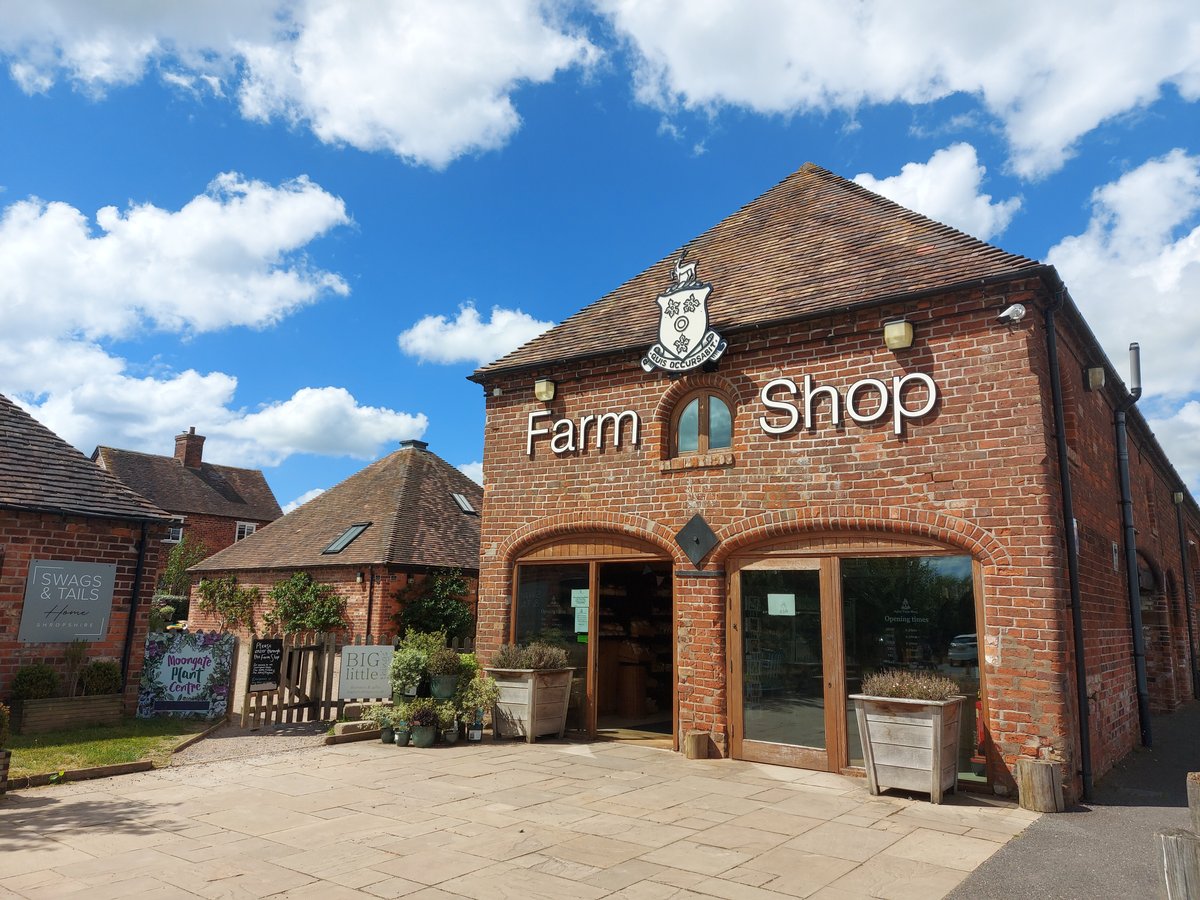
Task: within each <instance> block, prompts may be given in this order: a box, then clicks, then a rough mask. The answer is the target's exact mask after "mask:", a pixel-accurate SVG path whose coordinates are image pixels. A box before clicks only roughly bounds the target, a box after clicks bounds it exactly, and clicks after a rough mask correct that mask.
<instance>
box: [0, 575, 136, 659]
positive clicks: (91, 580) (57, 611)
mask: <svg viewBox="0 0 1200 900" xmlns="http://www.w3.org/2000/svg"><path fill="white" fill-rule="evenodd" d="M116 579H117V567H116V566H115V565H113V564H111V563H81V562H67V561H65V560H52V559H35V560H33V561H32V562H31V563H30V564H29V577H28V578H27V579H26V580H25V605H24V606H23V607H22V608H21V625H20V628H19V630H18V633H17V640H19V641H26V642H29V643H36V644H56V643H67V642H70V641H99V640H103V639H104V635H105V633H106V632H107V631H108V619H109V616H110V615H111V613H112V598H113V586H114V584H115V583H116Z"/></svg>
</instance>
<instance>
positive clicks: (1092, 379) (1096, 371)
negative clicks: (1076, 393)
mask: <svg viewBox="0 0 1200 900" xmlns="http://www.w3.org/2000/svg"><path fill="white" fill-rule="evenodd" d="M1083 386H1084V388H1085V389H1087V390H1089V391H1098V390H1100V389H1101V388H1102V387H1104V366H1088V367H1087V368H1086V369H1084V370H1083Z"/></svg>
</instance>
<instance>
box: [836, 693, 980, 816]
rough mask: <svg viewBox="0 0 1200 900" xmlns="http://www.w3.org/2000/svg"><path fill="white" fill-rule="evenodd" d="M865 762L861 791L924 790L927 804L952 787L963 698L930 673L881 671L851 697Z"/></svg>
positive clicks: (956, 761) (955, 786) (938, 799)
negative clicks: (864, 775)
mask: <svg viewBox="0 0 1200 900" xmlns="http://www.w3.org/2000/svg"><path fill="white" fill-rule="evenodd" d="M850 699H852V700H853V701H854V705H855V708H856V712H857V716H858V733H859V735H860V736H861V737H862V749H863V759H864V760H865V761H866V769H867V787H868V789H869V790H870V792H871V793H872V794H878V793H879V792H880V791H882V790H884V789H885V788H901V789H904V790H915V791H927V792H928V793H929V799H930V801H931V802H933V803H941V802H942V794H943V793H944V792H945V791H947V790H949V791H954V790H956V789H957V785H958V735H959V718H960V716H961V712H962V702H963V697H962V696H961V695H960V694H959V693H958V685H956V684H955V683H954V682H953V681H952V680H950V679H949V678H946V677H945V676H944V675H938V674H937V673H935V672H909V671H902V670H885V671H882V672H876V673H875V674H873V675H870V676H868V677H867V678H865V679H863V684H862V693H861V694H851V695H850Z"/></svg>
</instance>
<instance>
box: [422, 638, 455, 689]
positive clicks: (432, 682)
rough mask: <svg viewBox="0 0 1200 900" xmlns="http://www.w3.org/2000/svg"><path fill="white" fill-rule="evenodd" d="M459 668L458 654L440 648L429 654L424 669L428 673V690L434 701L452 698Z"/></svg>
mask: <svg viewBox="0 0 1200 900" xmlns="http://www.w3.org/2000/svg"><path fill="white" fill-rule="evenodd" d="M461 668H462V663H461V661H460V660H459V658H458V652H457V651H455V650H451V649H450V648H449V647H442V648H441V649H440V650H435V651H434V652H433V653H431V654H429V660H428V662H426V663H425V669H426V671H428V672H429V690H430V693H431V694H432V695H433V696H434V698H435V699H437V700H449V699H450V698H451V697H453V696H454V689H455V688H456V687H457V686H458V676H459V671H460V669H461Z"/></svg>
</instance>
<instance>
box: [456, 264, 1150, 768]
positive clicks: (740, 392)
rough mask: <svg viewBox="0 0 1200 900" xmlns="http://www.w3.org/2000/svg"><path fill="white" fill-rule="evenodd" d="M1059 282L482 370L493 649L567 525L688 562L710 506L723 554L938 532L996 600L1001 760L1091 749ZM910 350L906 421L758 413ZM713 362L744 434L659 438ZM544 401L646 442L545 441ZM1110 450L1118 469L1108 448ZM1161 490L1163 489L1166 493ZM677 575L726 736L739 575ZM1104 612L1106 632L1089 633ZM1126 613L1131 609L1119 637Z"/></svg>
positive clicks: (1103, 647) (696, 662)
mask: <svg viewBox="0 0 1200 900" xmlns="http://www.w3.org/2000/svg"><path fill="white" fill-rule="evenodd" d="M1045 300H1046V297H1045V295H1044V291H1043V288H1042V285H1041V283H1040V282H1039V281H1035V280H1030V281H1029V282H1018V283H1012V284H1009V285H1006V286H1001V287H991V288H979V289H975V290H971V291H967V292H962V293H959V294H956V295H953V296H944V297H941V298H936V299H927V300H922V301H917V302H912V303H910V304H908V305H903V306H902V305H895V306H891V307H884V308H877V309H873V310H865V311H859V312H856V313H853V314H851V315H840V316H830V317H829V318H825V319H820V320H816V321H810V322H805V323H802V324H797V325H794V326H788V327H777V328H771V329H762V330H759V331H756V332H753V333H750V334H734V335H726V337H727V338H728V340H729V348H728V350H727V351H726V354H725V356H724V358H723V359H722V360H721V362H720V365H719V370H718V371H717V372H716V373H713V374H709V375H705V374H698V373H697V374H689V375H687V376H684V377H682V378H678V379H674V380H673V379H671V378H669V377H668V376H667V375H666V374H664V373H659V372H655V373H653V374H646V373H644V372H643V371H642V370H641V368H640V367H639V365H638V359H639V357H638V356H635V355H634V354H632V353H630V354H627V355H624V356H621V357H608V358H605V359H601V360H599V361H588V362H582V363H577V364H571V365H569V366H568V365H562V366H546V367H544V368H543V369H539V370H537V371H526V372H522V373H520V374H519V375H510V376H506V377H502V378H499V379H496V380H494V381H491V382H489V383H488V384H487V385H486V386H485V391H484V392H485V396H486V398H487V400H486V403H487V413H488V415H487V433H486V439H485V450H484V478H485V485H486V487H485V491H486V494H485V497H486V503H485V515H484V520H483V541H482V547H481V559H482V571H481V580H480V619H479V630H478V641H479V646H480V650H481V653H482V654H483V655H484V656H486V654H487V653H488V652H490V651H491V650H493V649H494V648H495V647H496V646H497V645H498V644H500V643H501V642H503V641H504V640H506V639H507V637H508V634H507V630H508V622H509V615H510V612H511V606H510V596H511V592H512V584H511V579H512V567H513V564H514V562H515V560H516V559H518V558H519V557H520V555H521V553H522V552H523V551H524V549H526V548H528V547H529V546H531V545H532V544H534V543H536V542H538V541H539V540H543V539H545V538H547V537H549V536H552V535H561V534H569V533H572V532H577V533H585V532H620V533H624V534H628V535H633V536H638V537H641V538H643V539H644V540H646V541H648V542H650V543H653V544H656V545H658V546H659V547H661V548H663V549H664V551H665V552H666V553H667V554H668V555H671V556H673V558H674V561H675V564H676V569H677V570H688V569H691V568H692V565H691V563H690V562H688V561H687V560H686V558H685V557H683V556H682V554H681V553H680V551H679V550H678V548H676V547H675V546H674V540H673V535H674V533H675V532H676V531H678V529H679V528H681V527H682V526H683V525H684V524H685V523H686V522H687V520H688V519H690V518H691V517H692V515H694V514H695V513H697V512H700V513H702V514H703V516H704V517H705V519H706V520H707V521H708V523H709V525H710V526H711V527H712V528H713V530H714V531H715V532H716V534H717V536H718V538H719V539H720V540H721V543H720V544H719V545H718V547H717V548H716V550H714V551H713V553H712V554H711V555H710V557H709V558H708V559H706V560H705V561H704V562H703V567H704V568H705V569H708V570H718V571H719V570H721V569H722V568H723V566H724V562H725V560H726V559H727V558H728V556H729V555H730V554H731V553H732V552H734V551H735V550H738V549H745V548H748V547H752V546H753V545H754V544H755V543H759V542H762V541H763V540H766V539H767V538H770V537H777V536H782V535H789V534H791V535H803V534H806V533H809V534H811V533H820V532H825V533H841V534H845V533H847V532H855V531H861V530H872V531H883V532H890V533H893V534H896V535H898V536H905V535H908V536H912V535H916V536H922V537H926V538H933V539H935V540H937V541H939V542H941V543H943V544H945V545H947V546H951V547H956V548H961V549H962V551H963V552H964V553H969V554H971V555H973V556H974V557H975V558H976V559H977V560H979V561H980V563H981V566H982V572H983V584H984V602H985V604H986V611H985V615H984V621H983V622H980V623H978V628H979V632H980V635H981V638H982V639H983V642H982V645H981V652H982V653H983V654H984V655H985V656H986V668H985V672H986V680H987V700H988V707H989V710H990V720H989V722H988V725H989V727H990V729H991V736H992V738H993V741H994V743H995V749H996V751H997V753H996V754H994V755H993V770H992V772H991V774H992V777H993V779H994V780H995V781H996V782H997V783H999V784H1009V785H1011V775H1010V770H1011V767H1012V765H1013V764H1014V763H1015V761H1016V759H1017V758H1018V757H1020V756H1022V755H1029V756H1034V755H1047V754H1053V755H1059V756H1061V757H1062V758H1064V759H1065V760H1067V761H1068V770H1069V771H1076V770H1077V769H1078V762H1079V760H1078V752H1077V746H1076V739H1075V734H1076V719H1077V713H1076V710H1075V706H1074V693H1073V687H1072V662H1071V652H1072V650H1071V631H1070V606H1069V589H1068V583H1067V577H1066V565H1065V550H1064V541H1065V539H1066V535H1065V534H1064V529H1063V527H1062V521H1061V499H1060V493H1059V488H1058V481H1057V472H1056V469H1057V459H1056V455H1055V447H1054V437H1053V411H1052V407H1051V402H1050V396H1051V392H1050V386H1049V380H1048V361H1047V356H1046V347H1045V330H1044V323H1043V318H1042V316H1041V314H1040V313H1041V307H1042V305H1044V301H1045ZM1014 302H1022V303H1025V304H1026V305H1027V306H1028V307H1029V310H1030V314H1029V315H1028V316H1027V317H1026V318H1025V320H1024V321H1023V322H1022V323H1021V324H1020V325H1019V326H1017V327H1009V326H1006V325H1001V324H998V323H997V322H996V321H995V315H996V312H997V311H998V310H999V309H1003V308H1004V307H1005V306H1007V305H1008V304H1010V303H1014ZM647 306H648V309H647V315H648V316H651V315H654V308H653V304H651V303H648V304H647ZM935 310H936V312H935ZM901 313H903V314H904V315H906V316H907V317H908V319H909V320H910V321H912V322H913V323H914V325H915V328H916V334H917V338H916V342H915V344H914V346H913V347H912V348H911V349H909V350H904V351H898V352H896V353H893V352H892V351H889V350H886V349H885V348H884V346H883V341H882V323H883V321H884V320H885V319H888V318H891V317H893V316H895V315H897V314H901ZM715 327H717V328H718V330H719V329H720V323H717V324H716V326H715ZM1063 368H1064V371H1065V370H1066V369H1068V368H1071V369H1072V370H1074V369H1076V368H1078V367H1076V366H1068V365H1067V364H1064V366H1063ZM913 372H924V373H926V374H928V375H930V376H932V377H933V378H934V380H935V381H936V383H937V385H938V390H939V395H940V400H939V403H938V405H937V407H936V408H935V409H934V411H933V412H931V413H930V414H928V415H927V416H925V417H924V418H922V419H919V420H914V421H910V422H909V423H908V424H907V426H906V428H905V432H904V434H903V435H902V436H900V437H897V436H895V435H894V434H893V433H892V424H891V421H890V416H886V417H884V419H882V420H880V421H879V422H877V423H875V424H869V425H862V424H858V423H855V422H852V421H846V420H845V419H844V422H843V426H842V427H840V428H834V427H832V426H831V425H830V424H829V421H828V408H827V406H823V407H821V408H820V411H819V412H818V415H817V419H818V423H819V424H818V426H817V427H816V428H815V429H813V430H811V431H810V430H806V429H804V428H803V426H801V427H800V428H798V429H796V430H795V431H792V432H789V433H788V434H785V435H781V436H772V435H768V434H765V433H764V432H763V431H762V430H761V429H760V427H759V425H758V417H759V416H760V415H762V414H764V413H768V412H769V410H767V409H765V408H764V407H763V406H762V404H761V403H760V401H759V391H760V390H761V389H762V387H763V386H764V385H765V384H766V383H767V382H769V381H770V380H772V379H773V378H777V377H781V376H786V377H791V378H793V379H795V380H796V381H799V380H800V377H801V376H803V375H804V374H806V373H807V374H811V375H813V376H814V379H815V380H816V382H817V383H818V384H823V385H825V384H828V385H833V386H836V387H838V388H839V389H840V390H841V392H842V394H843V396H844V394H845V390H846V388H847V387H848V386H849V384H850V383H852V382H854V381H856V380H858V379H861V378H865V377H878V378H882V379H884V380H885V381H889V380H890V378H892V377H893V376H902V375H904V374H908V373H913ZM542 376H548V377H552V378H554V380H555V381H556V382H557V384H558V396H557V398H556V399H555V400H554V401H553V402H552V403H551V404H549V405H548V406H547V405H546V404H543V403H540V402H538V401H536V400H535V399H534V398H533V396H532V390H531V386H532V383H533V380H534V378H535V377H542ZM1076 377H1078V376H1076ZM706 383H708V384H712V385H714V386H719V387H721V388H722V389H723V390H724V392H725V393H727V394H728V395H730V396H731V397H732V398H733V400H734V401H735V405H736V409H735V410H734V446H733V448H732V451H731V452H730V453H726V454H723V455H721V454H718V455H716V456H714V458H713V459H712V460H710V462H712V463H715V465H712V466H708V467H695V468H686V467H680V466H678V465H676V464H673V463H672V462H671V461H669V460H667V459H666V457H667V455H668V454H667V448H666V435H667V427H668V423H669V419H670V415H671V412H672V410H673V408H674V402H675V400H676V399H678V398H679V397H681V396H682V395H683V394H685V393H686V392H687V391H689V390H691V389H692V388H694V387H696V386H698V385H702V384H706ZM495 388H500V392H499V395H498V396H497V395H496V393H495V391H494V389H495ZM1081 393H1082V391H1081V390H1077V391H1076V395H1079V394H1081ZM1079 400H1080V404H1081V411H1080V413H1079V421H1077V422H1075V424H1074V425H1073V426H1072V427H1074V428H1075V429H1077V430H1078V432H1079V440H1081V441H1084V442H1086V441H1089V440H1091V441H1094V442H1101V435H1100V434H1099V431H1100V430H1101V429H1099V426H1097V425H1096V424H1095V423H1094V422H1093V421H1092V418H1091V410H1090V407H1088V406H1087V404H1088V403H1089V402H1091V401H1090V400H1089V398H1087V397H1080V398H1079ZM544 408H549V409H551V410H552V412H553V417H552V419H550V420H544V419H543V420H541V422H540V423H539V424H540V425H542V426H545V425H547V424H548V422H551V421H553V420H554V419H557V418H560V417H567V418H571V419H573V420H576V421H578V419H579V417H580V416H582V415H585V414H600V413H604V412H610V411H611V412H617V411H620V410H623V409H633V410H636V411H637V412H638V414H639V416H640V418H641V423H642V434H641V443H640V445H639V446H638V447H637V448H631V447H629V446H622V447H621V448H620V449H614V448H613V447H611V446H608V447H606V449H604V450H601V451H597V450H596V449H595V448H594V446H592V447H589V448H588V449H586V450H582V451H577V452H574V453H565V454H563V455H561V456H558V455H555V454H553V453H552V452H551V451H550V449H549V442H548V441H546V440H545V439H544V438H543V439H539V440H538V442H537V444H536V446H535V452H534V458H532V459H530V458H529V457H528V456H527V453H526V427H527V416H528V414H529V413H530V412H531V411H534V410H540V409H544ZM775 421H778V419H775ZM1093 432H1095V434H1093ZM1097 446H1099V443H1098V444H1097ZM1097 469H1098V470H1100V471H1098V472H1097V476H1098V477H1100V478H1101V479H1102V480H1103V478H1104V477H1106V476H1105V471H1106V470H1103V467H1102V466H1097ZM1138 471H1139V472H1140V471H1141V469H1140V468H1139V470H1138ZM1139 477H1141V476H1139ZM1137 483H1138V484H1142V483H1144V478H1143V480H1141V481H1138V482H1137ZM1077 490H1078V488H1077ZM1086 490H1094V491H1095V492H1097V493H1096V495H1095V496H1094V497H1092V498H1090V499H1089V500H1088V501H1087V504H1088V505H1094V506H1095V507H1096V509H1097V510H1099V509H1100V508H1101V507H1103V506H1104V505H1105V504H1108V509H1107V511H1106V514H1107V518H1106V519H1104V520H1103V521H1101V520H1100V519H1099V518H1097V519H1096V522H1097V524H1096V525H1095V526H1094V527H1095V528H1097V529H1099V531H1098V533H1101V532H1102V533H1103V535H1104V536H1107V535H1108V534H1109V532H1110V531H1112V533H1113V534H1115V533H1116V532H1115V531H1113V528H1112V526H1111V525H1110V524H1109V522H1108V520H1109V519H1112V517H1113V515H1114V506H1113V503H1112V500H1111V494H1110V493H1109V492H1108V488H1107V487H1106V486H1105V485H1104V484H1103V483H1100V484H1097V485H1096V486H1094V487H1093V486H1090V485H1089V486H1088V487H1087V488H1086ZM1168 502H1169V501H1168ZM1162 504H1163V501H1162V500H1161V499H1160V500H1159V501H1158V505H1159V509H1160V510H1161V509H1163V508H1165V507H1163V505H1162ZM1081 518H1082V517H1081ZM1160 518H1161V515H1160ZM1087 521H1089V522H1090V521H1092V519H1091V514H1090V513H1089V518H1088V519H1087ZM1089 527H1093V526H1089ZM1089 568H1090V574H1089V577H1090V578H1091V579H1092V581H1091V582H1088V583H1085V591H1086V592H1087V595H1088V597H1087V601H1086V604H1087V606H1086V609H1087V612H1088V616H1089V635H1090V637H1089V641H1091V642H1093V643H1095V644H1096V649H1095V654H1094V656H1092V657H1091V658H1089V660H1088V664H1089V671H1093V670H1094V671H1096V672H1097V673H1100V672H1103V671H1105V670H1106V667H1107V666H1112V665H1117V664H1118V663H1116V662H1115V660H1116V655H1119V651H1118V650H1116V649H1114V648H1115V646H1116V644H1118V643H1120V640H1121V638H1122V635H1121V634H1120V627H1119V622H1118V621H1117V620H1116V619H1115V618H1114V617H1113V616H1112V615H1110V614H1109V611H1108V606H1109V605H1111V600H1110V599H1109V597H1108V593H1106V592H1107V591H1108V587H1107V585H1106V584H1104V583H1103V582H1104V579H1102V578H1101V577H1100V575H1099V573H1098V572H1097V571H1096V566H1095V564H1094V557H1093V556H1089ZM675 597H676V604H677V612H678V613H679V615H680V617H681V620H682V627H683V631H682V632H681V635H680V639H679V647H678V650H677V666H678V672H677V675H678V677H679V685H678V690H679V698H680V723H679V725H680V730H681V731H683V730H687V729H688V728H692V727H700V726H703V727H704V729H705V730H711V731H713V732H715V736H716V737H717V739H718V740H721V739H723V738H724V736H725V735H726V734H727V731H728V721H727V703H726V697H725V694H724V665H725V663H724V650H723V648H724V646H725V625H726V623H725V581H724V580H723V579H719V578H718V579H689V578H686V577H683V576H680V575H677V576H676V579H675ZM1109 627H1111V628H1112V629H1114V630H1113V632H1112V633H1108V632H1107V631H1106V629H1108V628H1109ZM1096 629H1099V631H1100V634H1098V635H1095V636H1093V631H1094V630H1096ZM1128 635H1129V631H1128V623H1127V622H1126V624H1125V627H1124V634H1123V639H1124V640H1125V642H1126V643H1128ZM1091 650H1092V647H1091V646H1090V645H1089V651H1091ZM1105 654H1115V655H1113V656H1111V657H1109V656H1106V655H1105ZM685 675H686V676H687V677H688V680H687V683H686V684H685V682H684V676H685ZM1123 702H1124V701H1123V700H1122V698H1121V697H1120V696H1115V697H1113V698H1108V697H1105V698H1102V699H1101V700H1100V701H1098V705H1099V706H1102V707H1104V710H1103V715H1104V716H1109V717H1110V718H1111V719H1112V720H1113V723H1114V725H1115V726H1116V730H1115V733H1114V734H1113V736H1112V743H1113V747H1114V749H1113V752H1112V753H1109V752H1108V750H1106V751H1105V753H1106V755H1105V759H1104V766H1105V767H1107V766H1108V765H1111V761H1112V759H1113V758H1115V756H1114V755H1113V754H1115V755H1120V753H1123V752H1125V750H1127V749H1128V747H1129V746H1130V742H1129V734H1128V728H1127V725H1126V724H1125V719H1126V718H1127V716H1126V714H1125V712H1124V711H1123V710H1121V709H1120V707H1121V704H1122V703H1123ZM1110 706H1115V707H1117V708H1116V709H1110ZM1094 727H1095V729H1096V731H1097V734H1103V733H1104V732H1103V731H1101V726H1100V725H1094ZM1118 748H1121V749H1119V750H1118ZM1099 769H1100V767H1099V765H1098V766H1097V770H1098V771H1099ZM1074 787H1075V789H1077V785H1075V786H1074Z"/></svg>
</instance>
